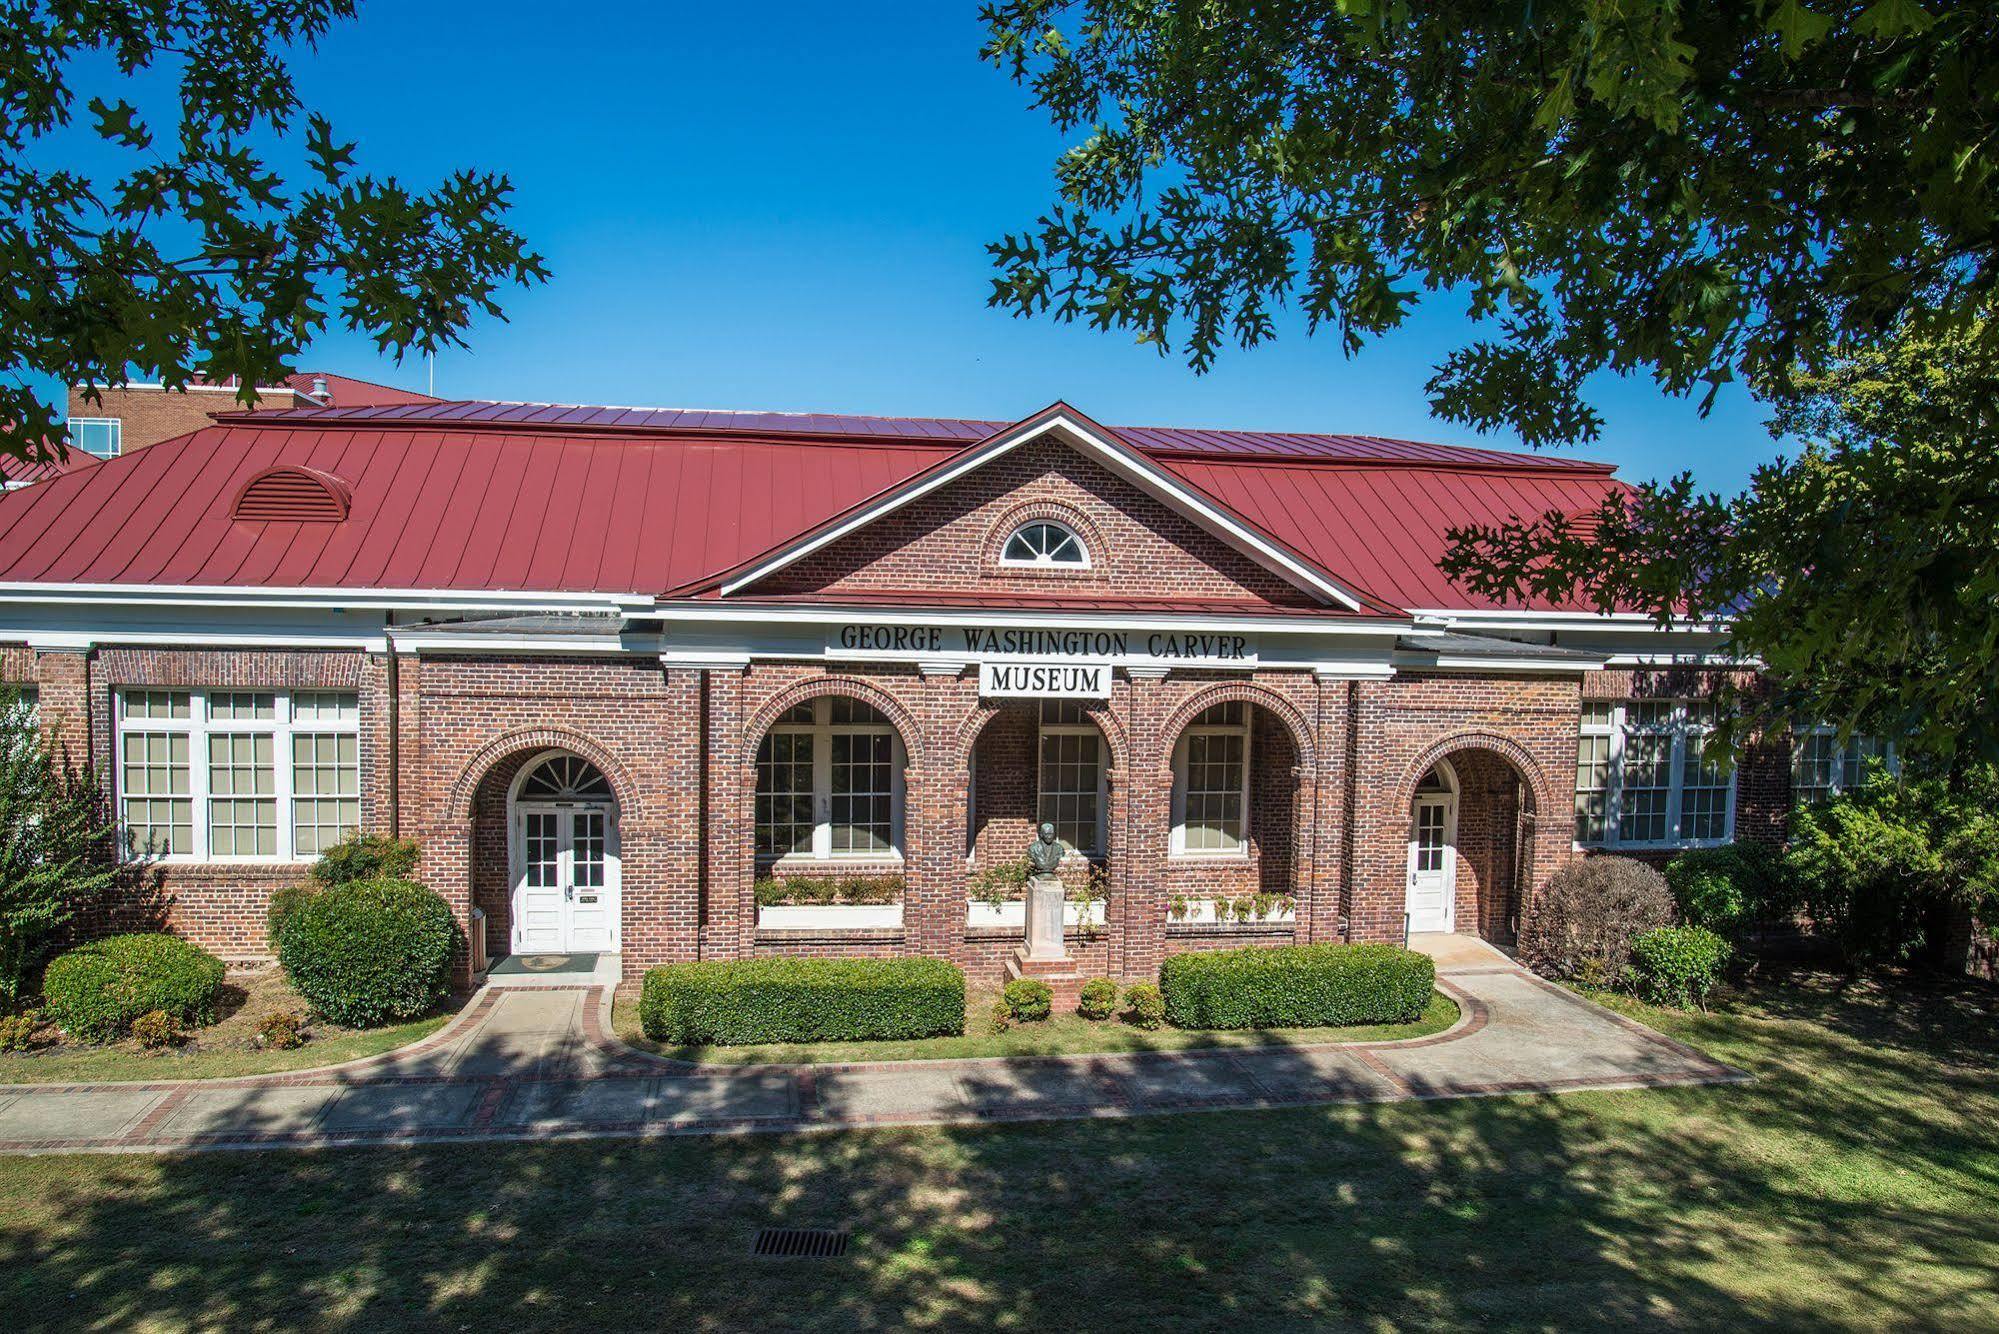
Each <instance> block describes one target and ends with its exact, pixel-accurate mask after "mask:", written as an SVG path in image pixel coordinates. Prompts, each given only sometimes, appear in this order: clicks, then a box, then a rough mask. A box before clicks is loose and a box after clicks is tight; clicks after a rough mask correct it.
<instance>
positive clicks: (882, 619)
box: [635, 601, 1409, 639]
mask: <svg viewBox="0 0 1999 1334" xmlns="http://www.w3.org/2000/svg"><path fill="white" fill-rule="evenodd" d="M635 614H636V613H635ZM644 615H646V616H648V617H651V618H654V619H658V620H663V621H717V622H730V621H749V622H752V623H755V624H764V623H770V622H786V623H791V624H803V625H846V624H857V625H869V624H877V623H879V624H883V625H893V624H897V623H900V622H906V621H908V620H909V618H910V617H912V616H921V617H923V618H924V620H926V621H930V622H934V623H936V624H938V625H972V626H1014V625H1019V626H1029V627H1039V626H1048V627H1051V628H1058V629H1059V628H1063V627H1067V626H1073V625H1075V624H1076V623H1077V622H1078V621H1087V622H1088V623H1089V624H1090V625H1092V626H1103V627H1111V626H1117V627H1122V628H1124V629H1130V630H1155V629H1156V630H1172V629H1179V628H1185V627H1188V626H1195V627H1198V628H1201V629H1204V630H1231V631H1234V630H1242V631H1257V632H1265V631H1286V632H1290V633H1293V634H1306V635H1351V636H1355V637H1359V636H1372V637H1377V638H1379V637H1386V638H1390V639H1393V638H1395V637H1397V636H1399V635H1405V634H1408V633H1409V623H1408V622H1407V621H1397V620H1390V619H1388V618H1387V617H1383V618H1382V619H1380V620H1377V621H1349V620H1343V619H1342V620H1336V619H1333V618H1331V617H1326V618H1323V619H1317V618H1313V617H1307V616H1295V615H1294V616H1207V615H1202V614H1201V613H1199V612H1188V613H1183V614H1165V613H1152V612H1094V611H1092V612H1080V611H1033V610H1025V609H1022V610H1012V609H1008V608H1000V607H995V608H984V609H974V608H966V607H947V608H937V609H929V608H924V607H909V606H901V605H897V606H886V605H883V606H851V607H850V606H838V607H813V606H796V605H786V606H777V607H773V606H770V605H768V604H764V605H758V604H754V603H745V602H695V601H687V602H663V603H660V604H659V605H658V606H657V607H655V608H653V609H652V610H651V611H648V612H645V613H644Z"/></svg>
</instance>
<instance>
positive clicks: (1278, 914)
mask: <svg viewBox="0 0 1999 1334" xmlns="http://www.w3.org/2000/svg"><path fill="white" fill-rule="evenodd" d="M1297 920H1298V912H1297V909H1295V908H1293V909H1289V910H1285V909H1278V908H1273V909H1271V910H1270V911H1269V912H1267V913H1265V914H1264V915H1263V916H1261V917H1251V918H1249V919H1247V920H1243V919H1239V918H1237V917H1234V916H1230V917H1227V918H1225V919H1222V920H1219V921H1218V920H1216V918H1215V901H1214V900H1213V899H1188V900H1187V915H1186V916H1185V917H1174V916H1171V915H1170V913H1169V915H1168V916H1167V918H1166V924H1167V925H1168V926H1289V925H1290V924H1291V923H1293V922H1295V921H1297Z"/></svg>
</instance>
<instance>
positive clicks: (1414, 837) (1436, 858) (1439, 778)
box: [1403, 760, 1458, 932]
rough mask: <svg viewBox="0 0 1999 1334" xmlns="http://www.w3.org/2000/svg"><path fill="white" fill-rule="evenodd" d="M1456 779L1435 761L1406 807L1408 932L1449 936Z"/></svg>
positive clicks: (1453, 908)
mask: <svg viewBox="0 0 1999 1334" xmlns="http://www.w3.org/2000/svg"><path fill="white" fill-rule="evenodd" d="M1457 842H1458V776H1457V771H1456V770H1455V769H1453V768H1452V767H1451V765H1450V761H1448V760H1438V761H1437V762H1436V763H1435V764H1433V765H1431V766H1430V769H1429V771H1428V772H1427V773H1425V774H1424V775H1423V777H1422V778H1421V779H1420V780H1419V781H1418V782H1417V784H1416V795H1415V796H1414V797H1413V798H1411V799H1410V802H1409V890H1408V897H1407V901H1406V903H1405V905H1404V908H1403V911H1404V912H1405V913H1406V914H1407V915H1408V921H1409V930H1410V931H1412V932H1416V931H1455V930H1456V929H1457V906H1458V849H1457Z"/></svg>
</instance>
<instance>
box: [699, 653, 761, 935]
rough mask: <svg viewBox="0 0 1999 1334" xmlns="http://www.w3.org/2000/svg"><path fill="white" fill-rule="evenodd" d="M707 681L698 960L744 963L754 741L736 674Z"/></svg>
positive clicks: (750, 913) (752, 911) (752, 870)
mask: <svg viewBox="0 0 1999 1334" xmlns="http://www.w3.org/2000/svg"><path fill="white" fill-rule="evenodd" d="M703 674H704V675H706V677H707V678H708V827H707V828H706V829H704V830H702V831H701V842H702V848H701V855H702V856H703V857H705V858H706V859H707V865H708V920H707V921H706V922H705V923H704V924H703V925H702V928H701V957H702V958H704V959H747V958H748V957H749V956H750V955H751V953H753V952H754V950H755V948H756V938H757V905H756V850H755V847H754V843H755V837H754V830H753V829H752V828H751V825H750V821H751V819H752V818H753V815H752V803H753V801H754V799H755V793H756V783H757V775H756V739H754V738H751V737H747V736H745V735H744V732H743V729H744V726H745V724H746V722H747V721H748V720H747V719H746V718H745V716H744V684H745V683H744V677H743V669H742V668H712V669H703Z"/></svg>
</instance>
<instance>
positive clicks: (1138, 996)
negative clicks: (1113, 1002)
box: [1124, 982, 1166, 1028]
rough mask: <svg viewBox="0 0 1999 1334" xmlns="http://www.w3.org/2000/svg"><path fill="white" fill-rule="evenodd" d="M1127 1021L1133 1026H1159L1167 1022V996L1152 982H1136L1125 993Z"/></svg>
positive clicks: (1125, 1015)
mask: <svg viewBox="0 0 1999 1334" xmlns="http://www.w3.org/2000/svg"><path fill="white" fill-rule="evenodd" d="M1124 1017H1125V1021H1126V1022H1127V1023H1129V1024H1130V1025H1131V1026H1132V1027H1133V1028H1157V1027H1159V1026H1160V1025H1161V1024H1163V1023H1165V1022H1166V996H1165V994H1164V993H1162V992H1161V991H1160V990H1159V988H1158V987H1155V986H1154V985H1152V983H1150V982H1134V983H1132V984H1131V986H1130V988H1129V989H1127V990H1126V991H1125V993H1124Z"/></svg>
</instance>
